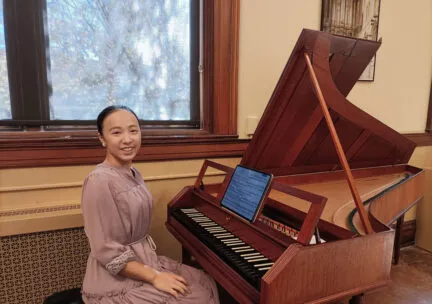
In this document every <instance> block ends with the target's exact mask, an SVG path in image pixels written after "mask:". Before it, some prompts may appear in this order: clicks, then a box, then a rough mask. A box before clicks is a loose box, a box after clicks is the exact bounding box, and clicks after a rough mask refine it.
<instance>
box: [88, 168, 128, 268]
mask: <svg viewBox="0 0 432 304" xmlns="http://www.w3.org/2000/svg"><path fill="white" fill-rule="evenodd" d="M81 204H82V205H81V208H82V212H83V216H84V226H85V232H86V234H87V237H88V239H89V243H90V249H91V253H90V254H91V255H92V256H93V257H94V258H95V259H96V260H97V261H98V262H99V263H101V264H102V265H104V266H105V268H106V269H107V270H108V271H109V272H110V273H111V274H112V275H116V274H118V272H119V271H121V270H122V269H123V268H124V267H125V265H126V263H127V262H129V261H131V260H135V259H136V257H135V253H134V252H133V251H132V249H131V248H130V247H129V246H127V245H124V244H128V240H127V239H126V237H127V235H128V233H127V231H125V227H124V224H123V222H122V218H121V216H120V214H119V211H118V206H117V204H116V202H115V198H114V196H113V193H112V189H111V187H110V181H109V179H107V178H106V177H105V176H104V175H103V174H93V175H90V176H89V177H88V178H87V179H86V180H85V182H84V185H83V194H82V203H81Z"/></svg>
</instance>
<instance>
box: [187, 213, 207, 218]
mask: <svg viewBox="0 0 432 304" xmlns="http://www.w3.org/2000/svg"><path fill="white" fill-rule="evenodd" d="M187 216H189V217H190V218H196V217H204V214H202V213H187Z"/></svg>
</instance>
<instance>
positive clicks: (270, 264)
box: [254, 262, 274, 268]
mask: <svg viewBox="0 0 432 304" xmlns="http://www.w3.org/2000/svg"><path fill="white" fill-rule="evenodd" d="M273 264H274V263H273V262H271V263H262V264H256V265H254V267H256V268H259V267H263V266H272V265H273Z"/></svg>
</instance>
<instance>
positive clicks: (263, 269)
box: [258, 267, 271, 271]
mask: <svg viewBox="0 0 432 304" xmlns="http://www.w3.org/2000/svg"><path fill="white" fill-rule="evenodd" d="M270 268H271V267H263V268H258V270H259V271H266V270H269V269H270Z"/></svg>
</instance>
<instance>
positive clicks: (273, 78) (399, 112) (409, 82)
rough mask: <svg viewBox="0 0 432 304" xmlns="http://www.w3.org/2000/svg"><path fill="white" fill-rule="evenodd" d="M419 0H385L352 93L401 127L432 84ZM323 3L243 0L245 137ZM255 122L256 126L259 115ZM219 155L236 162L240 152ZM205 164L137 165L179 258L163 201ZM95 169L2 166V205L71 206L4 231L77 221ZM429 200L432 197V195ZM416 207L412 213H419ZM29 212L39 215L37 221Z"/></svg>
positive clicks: (428, 12)
mask: <svg viewBox="0 0 432 304" xmlns="http://www.w3.org/2000/svg"><path fill="white" fill-rule="evenodd" d="M415 2H416V3H415V5H414V4H413V3H411V1H388V0H382V7H381V19H380V24H379V36H381V37H383V45H382V47H381V49H380V50H379V53H378V58H377V70H376V78H375V79H376V80H375V82H373V83H358V84H357V85H356V87H355V89H354V90H353V92H352V93H351V94H350V96H349V98H350V100H351V101H352V102H353V103H354V104H356V105H358V106H360V107H362V108H363V109H365V110H366V111H367V112H369V113H370V114H372V115H373V116H375V117H377V118H379V119H381V120H383V121H384V122H385V123H387V124H389V125H390V126H391V127H393V128H395V129H396V130H398V131H400V132H423V130H424V126H425V121H426V116H425V115H426V114H425V113H426V104H427V99H428V94H429V88H430V83H431V66H432V64H431V60H432V57H431V55H430V54H432V1H430V0H418V1H415ZM320 6H321V0H308V1H295V0H267V1H262V0H242V1H241V16H240V18H241V19H240V54H239V96H238V97H239V111H238V115H239V117H238V122H239V125H238V129H239V135H240V137H241V138H245V137H247V136H246V133H247V132H246V119H247V117H256V118H257V119H259V118H260V116H261V114H262V112H263V110H264V108H265V105H266V103H267V101H268V99H269V97H270V94H271V93H272V91H273V88H274V86H275V84H276V82H277V80H278V77H279V75H280V73H281V71H282V69H283V67H284V65H285V63H286V61H287V59H288V56H289V55H290V53H291V50H292V47H293V45H294V43H295V41H296V39H297V37H298V35H299V33H300V31H301V29H302V28H310V29H319V24H320V12H321V11H320V9H321V8H320ZM408 110H409V111H408ZM250 122H252V128H251V129H252V130H253V124H254V120H251V121H250ZM255 122H256V121H255ZM431 155H432V148H419V149H417V150H416V152H415V154H414V156H413V160H412V162H414V163H415V165H416V166H419V167H425V166H426V167H428V168H430V167H431V164H430V163H429V164H427V161H428V159H430V158H432V157H431ZM101 161H102V160H101ZM218 161H220V162H222V163H225V164H227V165H230V166H234V165H235V164H236V163H237V162H238V159H221V160H218ZM201 164H202V160H187V161H173V162H154V163H142V164H138V165H137V166H138V168H139V170H140V171H141V172H142V174H143V176H144V178H145V179H146V180H147V183H148V186H149V188H150V190H151V192H152V194H153V196H154V198H155V213H154V217H153V221H152V226H151V233H152V234H153V235H154V238H155V240H156V243H157V244H158V247H159V253H161V254H165V255H168V256H171V257H179V254H180V247H179V246H178V244H177V243H176V242H175V241H174V239H173V237H171V236H170V235H169V234H168V232H166V230H165V229H164V228H163V225H164V222H165V219H166V216H165V215H166V213H165V212H166V204H167V203H168V202H169V200H170V199H171V198H172V197H173V196H174V195H175V194H177V193H178V191H180V189H181V188H182V187H184V186H186V185H191V184H192V183H193V181H194V177H195V176H196V175H197V173H198V171H199V168H200V166H201ZM92 168H93V166H72V167H50V168H28V169H8V170H0V212H1V211H3V212H4V211H12V210H15V211H16V210H17V209H19V210H25V209H29V208H39V209H41V208H46V207H50V206H51V207H56V206H69V207H70V208H71V209H68V210H57V211H52V212H45V213H43V212H42V213H40V214H39V215H37V216H35V215H33V216H29V215H26V214H24V215H20V216H18V217H17V218H19V219H27V220H26V221H16V222H13V221H12V223H11V221H9V222H7V221H6V220H5V217H3V218H0V235H1V234H2V233H5V232H6V230H9V231H12V230H17V229H18V230H20V231H22V232H29V231H31V230H34V229H35V227H41V226H40V225H41V223H42V224H43V223H45V224H46V225H48V226H51V227H61V226H62V225H63V226H65V225H66V226H68V225H69V226H73V225H77V224H79V221H80V217H79V210H78V209H76V208H75V207H76V206H77V204H78V205H79V202H80V195H81V183H82V181H83V179H84V177H85V176H86V175H87V174H88V172H89V171H90V170H91V169H92ZM430 169H431V168H430ZM215 178H217V177H215ZM428 191H429V190H428ZM427 200H428V201H432V198H431V196H429V197H428V199H427ZM74 206H75V207H74ZM74 208H75V209H74ZM414 212H415V211H413V212H411V214H410V215H409V216H408V217H407V219H412V218H414V217H415V213H414ZM65 214H66V215H71V214H73V215H74V216H69V217H66V216H64V215H65ZM31 217H33V218H34V217H39V218H38V219H37V220H36V221H32V220H30V218H31ZM67 218H69V222H68V220H67ZM9 219H10V218H9ZM6 222H7V223H6ZM42 226H43V225H42ZM431 250H432V249H431Z"/></svg>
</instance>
